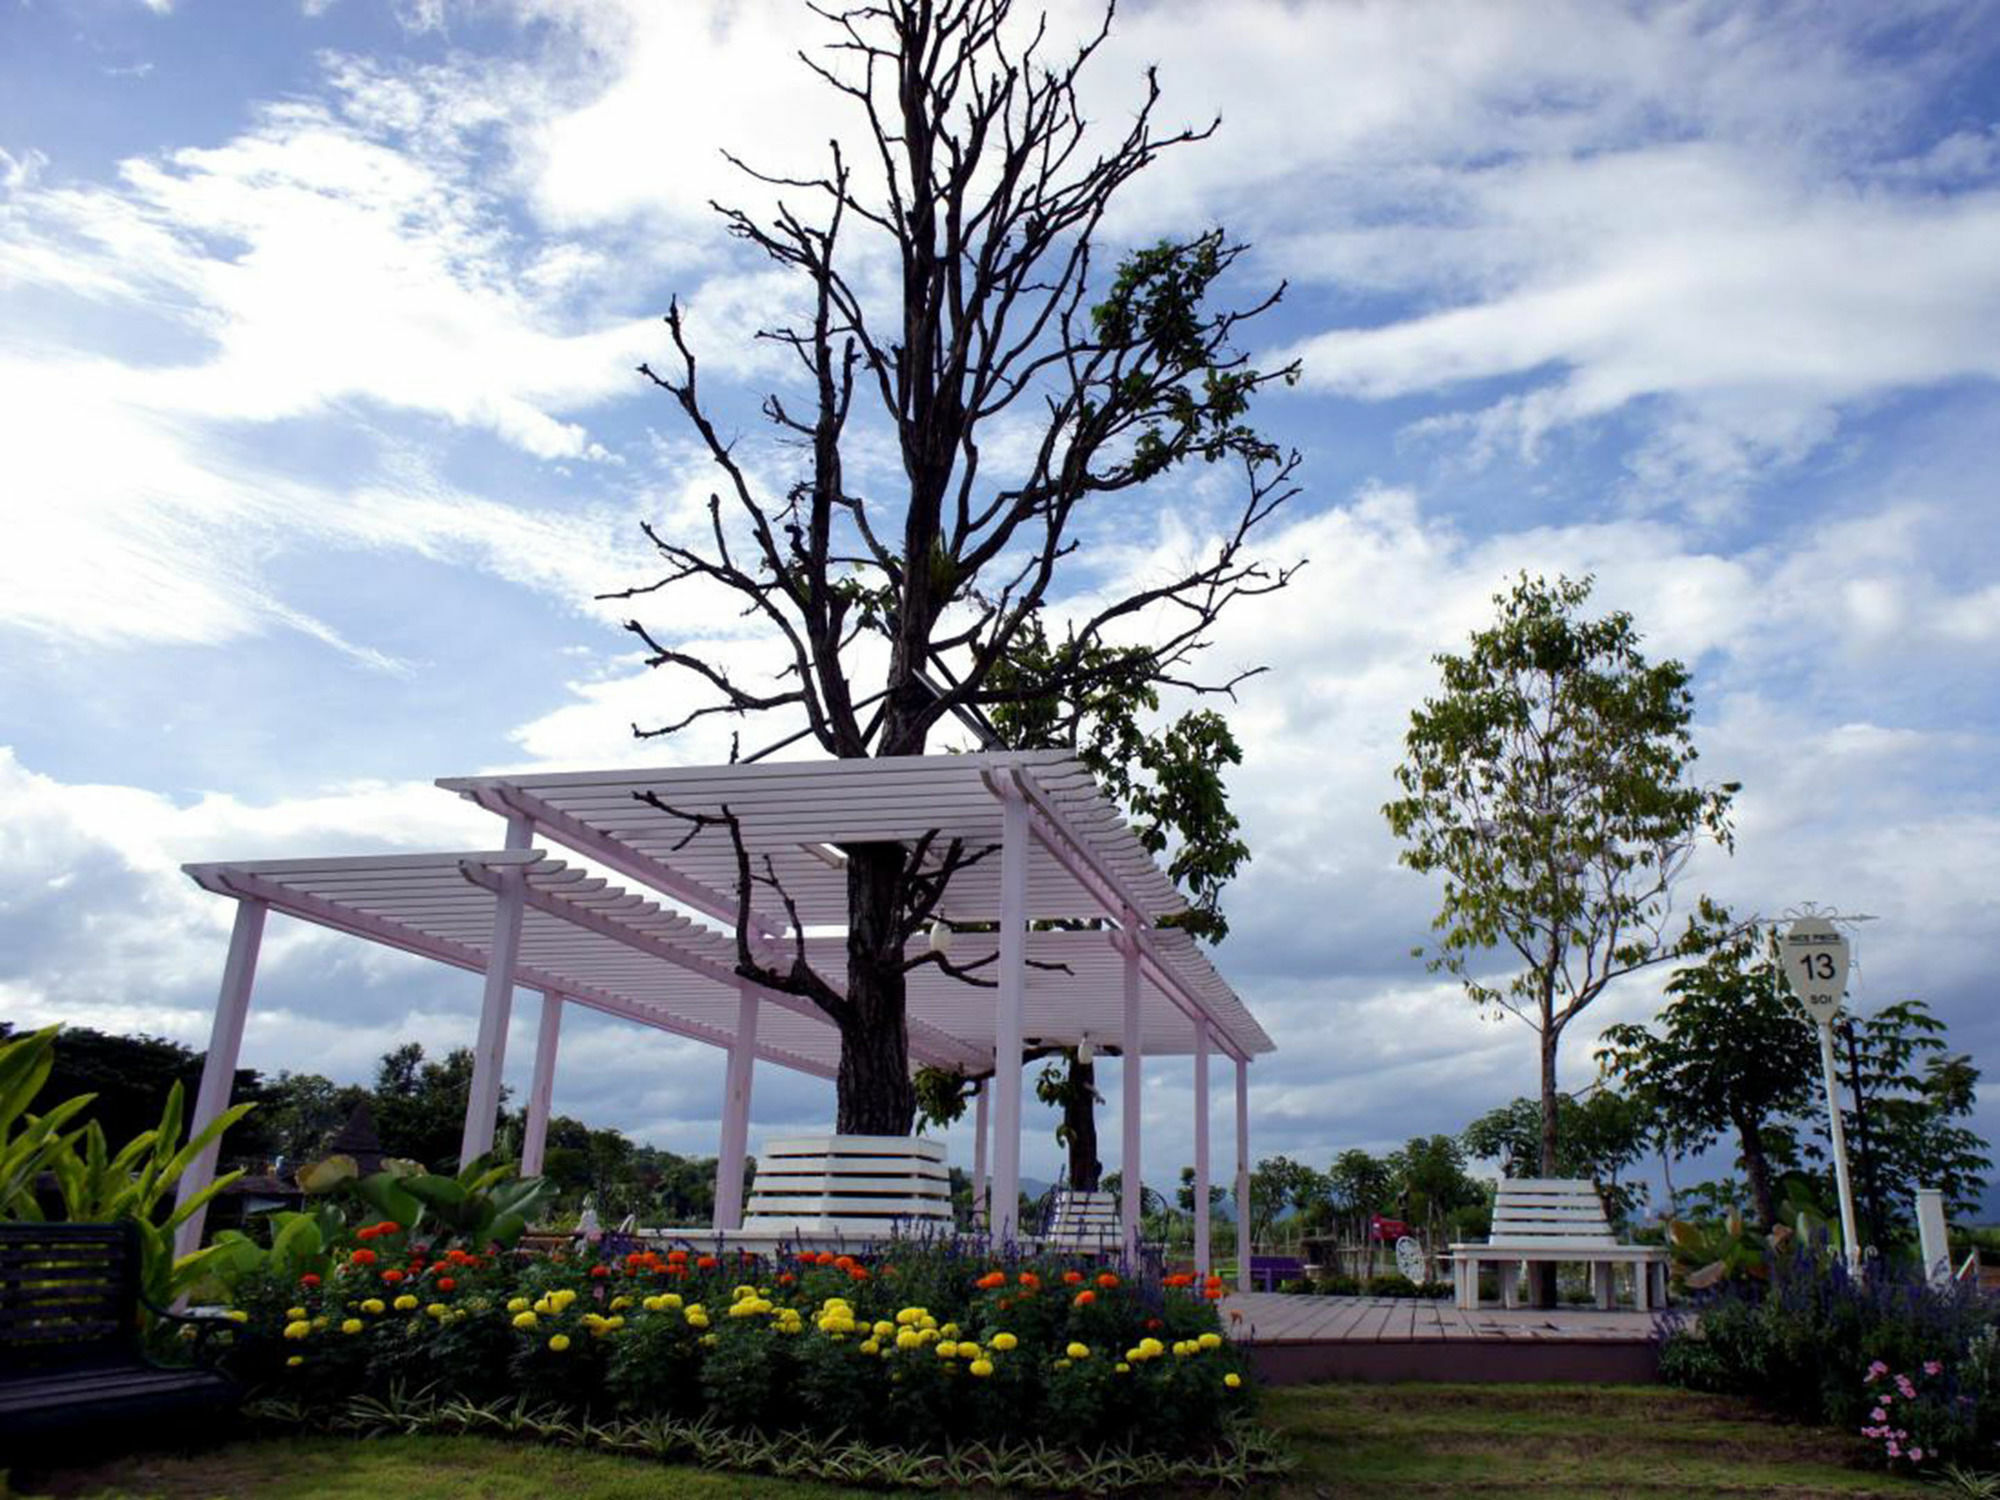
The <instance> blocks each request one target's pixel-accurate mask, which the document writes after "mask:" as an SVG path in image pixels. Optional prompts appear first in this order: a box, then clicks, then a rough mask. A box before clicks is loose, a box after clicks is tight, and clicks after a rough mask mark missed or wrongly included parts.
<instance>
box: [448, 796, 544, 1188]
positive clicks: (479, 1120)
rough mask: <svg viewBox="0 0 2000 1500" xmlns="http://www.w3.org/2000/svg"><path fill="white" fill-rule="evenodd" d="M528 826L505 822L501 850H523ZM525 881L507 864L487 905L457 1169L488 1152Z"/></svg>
mask: <svg viewBox="0 0 2000 1500" xmlns="http://www.w3.org/2000/svg"><path fill="white" fill-rule="evenodd" d="M533 831H534V830H533V825H532V824H530V823H529V821H528V820H527V819H526V818H524V817H522V816H521V815H520V814H519V813H516V814H514V815H513V816H512V817H510V818H508V819H507V847H508V848H509V849H525V848H527V847H528V843H529V840H530V838H531V836H532V834H533ZM526 892H527V878H526V877H525V876H524V875H522V873H521V872H520V870H519V869H517V868H514V867H512V866H509V867H508V868H506V869H504V870H502V871H501V872H500V893H499V895H498V896H496V897H495V898H494V901H493V942H492V945H491V947H490V948H489V949H488V950H487V954H486V994H485V998H484V999H482V1000H481V1001H480V1005H479V1038H478V1040H477V1041H476V1042H474V1043H473V1047H472V1091H471V1093H470V1094H469V1095H468V1096H467V1098H466V1101H465V1132H464V1134H463V1135H461V1136H460V1137H459V1144H458V1159H459V1164H460V1165H461V1166H462V1165H464V1164H465V1163H466V1162H469V1161H471V1160H472V1159H473V1158H474V1157H478V1156H484V1155H485V1154H486V1153H487V1152H489V1151H491V1150H492V1149H493V1127H494V1124H495V1120H496V1117H497V1116H498V1115H499V1113H500V1070H501V1068H502V1066H504V1065H505V1063H506V1061H507V1021H508V1018H509V1016H510V1015H511V1014H512V1012H513V1009H514V966H515V964H516V963H517V962H518V961H519V959H520V956H521V910H522V905H523V898H524V896H525V895H526Z"/></svg>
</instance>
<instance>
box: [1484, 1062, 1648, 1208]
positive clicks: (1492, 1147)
mask: <svg viewBox="0 0 2000 1500" xmlns="http://www.w3.org/2000/svg"><path fill="white" fill-rule="evenodd" d="M1650 1126H1651V1118H1650V1112H1649V1109H1648V1107H1647V1104H1646V1103H1645V1102H1644V1101H1643V1100H1642V1099H1640V1098H1639V1097H1637V1096H1636V1095H1633V1094H1626V1093H1619V1092H1618V1091H1616V1090H1614V1089H1602V1088H1601V1089H1594V1090H1592V1091H1591V1092H1590V1093H1588V1094H1586V1095H1584V1097H1582V1098H1581V1099H1579V1098H1576V1097H1575V1096H1573V1095H1570V1094H1558V1095H1556V1175H1557V1176H1560V1177H1587V1178H1589V1179H1590V1180H1591V1181H1592V1182H1594V1183H1595V1184H1596V1185H1597V1190H1598V1192H1599V1193H1600V1194H1601V1195H1602V1196H1603V1198H1604V1200H1605V1206H1606V1208H1608V1209H1609V1210H1610V1211H1611V1213H1612V1214H1613V1215H1614V1216H1616V1217H1619V1218H1625V1217H1628V1216H1629V1215H1630V1214H1631V1213H1632V1212H1633V1211H1634V1210H1636V1209H1637V1208H1638V1207H1639V1205H1640V1203H1641V1202H1642V1201H1643V1199H1644V1197H1645V1190H1644V1189H1643V1188H1642V1187H1640V1186H1638V1185H1637V1184H1632V1183H1626V1182H1623V1181H1621V1180H1620V1179H1621V1177H1622V1175H1623V1173H1624V1172H1625V1171H1626V1169H1627V1168H1629V1167H1631V1166H1632V1165H1633V1164H1634V1163H1636V1162H1637V1161H1638V1160H1639V1158H1640V1157H1641V1156H1643V1155H1644V1154H1645V1151H1646V1145H1647V1139H1648V1133H1649V1128H1650ZM1458 1139H1459V1142H1460V1144H1462V1145H1463V1146H1464V1147H1465V1149H1466V1150H1467V1151H1468V1152H1470V1153H1471V1154H1472V1155H1473V1156H1475V1157H1477V1158H1479V1159H1480V1160H1482V1161H1492V1162H1498V1163H1499V1164H1500V1175H1501V1176H1503V1177H1535V1176H1540V1175H1543V1174H1542V1170H1541V1156H1542V1105H1541V1101H1540V1100H1539V1099H1527V1098H1522V1099H1516V1100H1514V1101H1513V1102H1511V1103H1509V1104H1503V1105H1501V1106H1500V1107H1499V1108H1498V1109H1493V1110H1488V1111H1487V1112H1486V1113H1485V1114H1483V1115H1481V1116H1480V1117H1479V1118H1478V1119H1476V1120H1474V1121H1473V1122H1472V1123H1471V1124H1470V1125H1468V1126H1466V1127H1465V1129H1464V1130H1463V1131H1461V1132H1460V1133H1459V1137H1458Z"/></svg>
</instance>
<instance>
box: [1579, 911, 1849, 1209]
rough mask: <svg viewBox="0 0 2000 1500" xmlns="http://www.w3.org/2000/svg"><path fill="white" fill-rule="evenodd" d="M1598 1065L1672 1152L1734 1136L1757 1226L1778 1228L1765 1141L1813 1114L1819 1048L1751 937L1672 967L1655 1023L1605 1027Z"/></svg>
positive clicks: (1692, 1150) (1773, 966) (1774, 969)
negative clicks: (1641, 1103)
mask: <svg viewBox="0 0 2000 1500" xmlns="http://www.w3.org/2000/svg"><path fill="white" fill-rule="evenodd" d="M1597 1061H1598V1065H1599V1067H1600V1068H1602V1069H1603V1071H1604V1073H1605V1076H1607V1077H1609V1078H1615V1079H1617V1080H1618V1081H1619V1083H1620V1084H1621V1085H1623V1086H1624V1087H1625V1088H1626V1089H1628V1090H1630V1091H1631V1092H1633V1093H1634V1094H1635V1095H1637V1096H1639V1097H1640V1098H1642V1099H1643V1100H1645V1101H1646V1104H1647V1106H1648V1108H1649V1109H1650V1111H1651V1113H1652V1115H1653V1117H1654V1119H1655V1121H1656V1122H1657V1124H1658V1127H1659V1129H1660V1131H1661V1133H1662V1134H1663V1136H1664V1138H1665V1141H1666V1144H1667V1145H1668V1147H1669V1149H1670V1150H1672V1151H1673V1152H1675V1153H1676V1154H1680V1155H1693V1154H1697V1153H1699V1152H1702V1151H1706V1150H1707V1149H1708V1148H1709V1147H1710V1146H1712V1145H1714V1144H1715V1141H1716V1139H1717V1138H1718V1137H1719V1136H1721V1135H1722V1134H1723V1132H1725V1131H1728V1132H1731V1133H1733V1134H1734V1135H1735V1137H1736V1143H1737V1151H1738V1153H1739V1157H1740V1160H1741V1161H1742V1164H1743V1173H1744V1177H1745V1179H1746V1182H1747V1185H1748V1190H1749V1194H1750V1203H1751V1208H1752V1212H1753V1213H1754V1215H1755V1217H1756V1221H1757V1223H1758V1224H1759V1225H1760V1226H1762V1227H1764V1228H1767V1229H1768V1228H1770V1227H1771V1226H1772V1225H1773V1224H1774V1223H1776V1222H1777V1221H1776V1217H1775V1216H1776V1213H1777V1199H1776V1192H1775V1187H1776V1181H1777V1173H1776V1172H1775V1171H1774V1170H1773V1162H1772V1155H1771V1148H1772V1143H1771V1142H1770V1141H1769V1140H1768V1139H1767V1137H1768V1135H1769V1133H1770V1129H1771V1126H1772V1125H1773V1124H1774V1123H1778V1122H1782V1121H1784V1120H1786V1119H1788V1118H1790V1117H1792V1116H1794V1115H1800V1114H1803V1113H1805V1112H1806V1111H1808V1110H1810V1109H1811V1107H1812V1104H1813V1101H1814V1096H1815V1094H1816V1092H1817V1084H1818V1080H1819V1073H1820V1066H1819V1042H1818V1039H1817V1038H1816V1036H1815V1035H1814V1032H1813V1025H1812V1022H1811V1021H1809V1020H1808V1019H1807V1018H1806V1015H1805V1013H1804V1012H1803V1011H1802V1010H1800V1008H1799V1006H1798V1004H1797V1003H1796V1002H1795V1001H1794V1000H1792V999H1791V997H1790V996H1789V994H1788V993H1787V992H1786V986H1785V984H1784V980H1783V976H1782V973H1781V971H1780V969H1779V966H1778V965H1777V964H1776V963H1774V962H1772V960H1771V958H1770V956H1769V954H1768V953H1762V952H1760V949H1759V940H1758V938H1757V937H1756V936H1755V935H1754V934H1752V933H1747V932H1746V933H1739V934H1737V935H1736V936H1734V937H1732V938H1729V939H1727V940H1725V941H1724V942H1722V943H1721V944H1720V945H1719V946H1718V947H1717V948H1716V949H1715V950H1714V951H1713V952H1711V953H1710V954H1709V955H1708V956H1707V957H1706V958H1704V959H1703V960H1702V961H1701V962H1700V963H1699V964H1693V965H1690V966H1688V967H1685V968H1682V969H1678V970H1676V971H1675V972H1674V976H1673V978H1672V979H1670V980H1668V981H1667V1003H1666V1005H1665V1006H1664V1007H1663V1008H1662V1009H1661V1011H1660V1013H1659V1015H1658V1016H1657V1017H1656V1018H1655V1019H1654V1021H1653V1023H1652V1024H1651V1025H1640V1024H1638V1023H1636V1022H1628V1023H1623V1024H1620V1025H1616V1026H1608V1027H1606V1028H1605V1030H1604V1033H1603V1035H1602V1036H1601V1037H1600V1038H1599V1039H1598V1050H1597ZM1783 1165H1784V1159H1783V1157H1780V1159H1779V1162H1778V1166H1779V1167H1780V1168H1782V1166H1783Z"/></svg>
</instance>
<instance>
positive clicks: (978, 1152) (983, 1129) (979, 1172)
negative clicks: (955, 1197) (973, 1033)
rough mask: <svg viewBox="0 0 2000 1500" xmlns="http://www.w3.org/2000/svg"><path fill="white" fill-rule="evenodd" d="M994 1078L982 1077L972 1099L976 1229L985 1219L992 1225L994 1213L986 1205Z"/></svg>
mask: <svg viewBox="0 0 2000 1500" xmlns="http://www.w3.org/2000/svg"><path fill="white" fill-rule="evenodd" d="M992 1084H993V1080H992V1079H990V1078H982V1079H981V1080H980V1081H979V1092H978V1093H977V1094H976V1095H975V1096H974V1097H973V1101H972V1223H973V1227H974V1228H975V1229H976V1228H977V1227H978V1226H979V1224H980V1223H981V1221H982V1220H983V1221H984V1222H985V1223H986V1224H988V1225H990V1224H992V1222H993V1218H992V1213H991V1211H990V1210H989V1209H988V1208H987V1205H986V1141H987V1137H988V1136H989V1135H990V1134H991V1133H992V1132H991V1129H990V1126H991V1122H990V1121H989V1120H988V1119H987V1103H988V1100H989V1099H990V1097H991V1095H992V1093H993V1087H992Z"/></svg>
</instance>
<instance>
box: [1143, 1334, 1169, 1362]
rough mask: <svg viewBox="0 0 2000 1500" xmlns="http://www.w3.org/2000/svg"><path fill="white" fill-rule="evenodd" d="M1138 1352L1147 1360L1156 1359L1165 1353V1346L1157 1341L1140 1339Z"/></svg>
mask: <svg viewBox="0 0 2000 1500" xmlns="http://www.w3.org/2000/svg"><path fill="white" fill-rule="evenodd" d="M1139 1352H1140V1353H1141V1354H1143V1355H1145V1356H1146V1358H1148V1359H1158V1358H1159V1357H1160V1356H1161V1355H1162V1354H1165V1353H1166V1352H1167V1346H1166V1345H1165V1344H1163V1343H1161V1342H1160V1341H1159V1340H1158V1339H1151V1338H1148V1339H1140V1340H1139Z"/></svg>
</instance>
